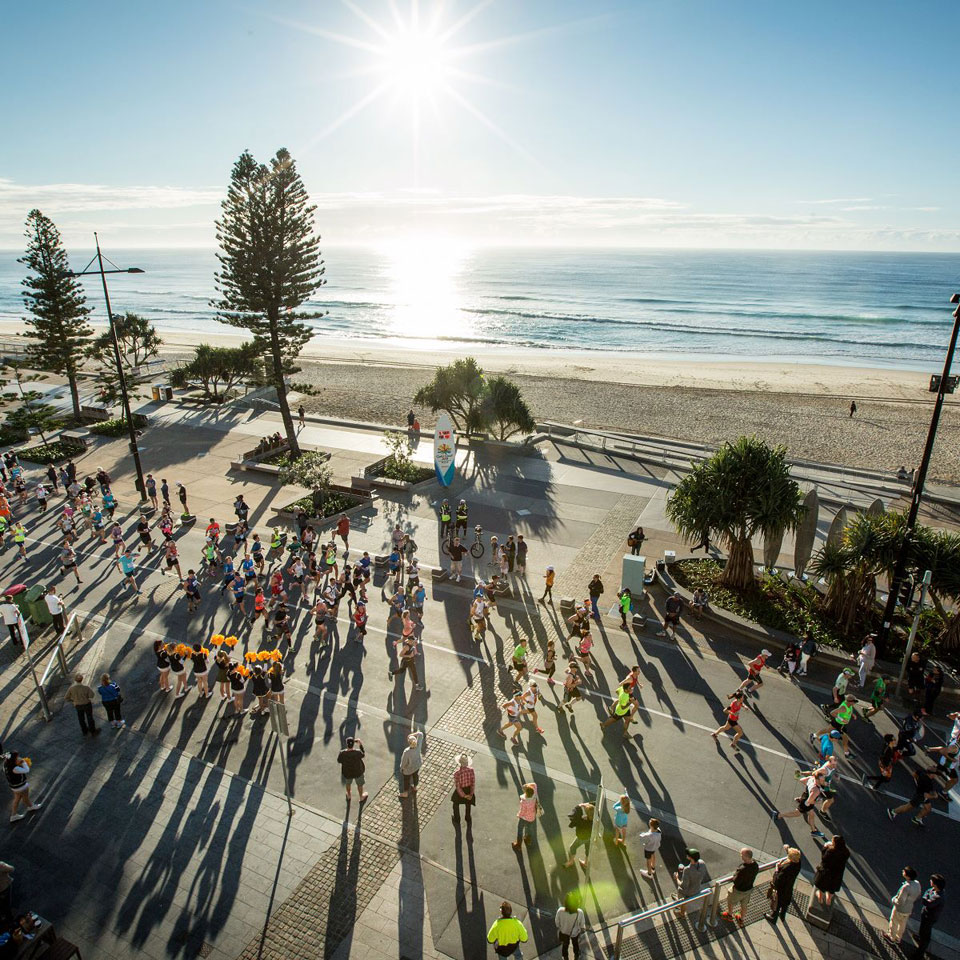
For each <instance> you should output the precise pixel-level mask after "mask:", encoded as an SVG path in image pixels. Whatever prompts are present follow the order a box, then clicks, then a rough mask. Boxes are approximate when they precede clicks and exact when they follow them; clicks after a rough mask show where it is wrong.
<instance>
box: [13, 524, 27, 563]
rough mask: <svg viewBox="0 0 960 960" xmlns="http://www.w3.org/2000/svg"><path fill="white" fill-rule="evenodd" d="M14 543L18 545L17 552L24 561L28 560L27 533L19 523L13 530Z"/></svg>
mask: <svg viewBox="0 0 960 960" xmlns="http://www.w3.org/2000/svg"><path fill="white" fill-rule="evenodd" d="M13 542H14V543H15V544H16V545H17V551H18V552H19V554H20V556H21V557H23V559H24V560H26V559H27V531H26V530H25V529H24V527H23V524H22V523H20V522H19V521H18V522H17V523H16V524H15V525H14V528H13Z"/></svg>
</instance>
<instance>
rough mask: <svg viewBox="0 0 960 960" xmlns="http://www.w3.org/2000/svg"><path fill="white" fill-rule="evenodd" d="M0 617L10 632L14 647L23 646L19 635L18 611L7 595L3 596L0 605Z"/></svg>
mask: <svg viewBox="0 0 960 960" xmlns="http://www.w3.org/2000/svg"><path fill="white" fill-rule="evenodd" d="M0 616H2V617H3V622H4V623H5V624H6V625H7V629H8V630H9V631H10V639H11V640H12V641H13V645H14V646H15V647H22V646H23V637H22V636H21V635H20V610H19V609H18V608H17V605H16V604H15V603H14V602H13V598H12V597H11V596H10V595H9V594H4V597H3V603H0Z"/></svg>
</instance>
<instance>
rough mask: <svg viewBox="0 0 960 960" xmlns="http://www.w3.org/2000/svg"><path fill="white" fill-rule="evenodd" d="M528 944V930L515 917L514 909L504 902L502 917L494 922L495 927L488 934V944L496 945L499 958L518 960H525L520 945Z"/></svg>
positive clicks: (501, 910)
mask: <svg viewBox="0 0 960 960" xmlns="http://www.w3.org/2000/svg"><path fill="white" fill-rule="evenodd" d="M526 942H527V931H526V928H525V927H524V925H523V924H522V923H521V922H520V921H519V920H517V919H516V917H514V916H513V907H511V906H510V904H509V903H507V901H506V900H504V901H503V903H501V904H500V917H499V919H497V920H494V922H493V926H492V927H491V928H490V932H489V933H488V934H487V943H493V944H495V945H496V946H495V949H496V951H497V955H498V956H501V957H517V958H518V960H523V953H522V952H521V951H520V944H521V943H526Z"/></svg>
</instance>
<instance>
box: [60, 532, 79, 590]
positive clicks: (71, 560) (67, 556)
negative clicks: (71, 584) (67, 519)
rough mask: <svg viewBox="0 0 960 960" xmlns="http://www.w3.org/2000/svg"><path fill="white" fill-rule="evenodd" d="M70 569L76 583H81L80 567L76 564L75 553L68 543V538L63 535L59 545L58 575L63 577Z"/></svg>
mask: <svg viewBox="0 0 960 960" xmlns="http://www.w3.org/2000/svg"><path fill="white" fill-rule="evenodd" d="M71 571H72V572H73V575H74V576H75V577H76V578H77V583H83V581H82V580H81V579H80V567H79V565H78V564H77V553H76V551H75V550H74V549H73V547H72V546H71V545H70V540H69V538H67V537H64V539H63V545H62V546H61V547H60V576H61V577H65V576H66V575H67V574H68V573H70V572H71Z"/></svg>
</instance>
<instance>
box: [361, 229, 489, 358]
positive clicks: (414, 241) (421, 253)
mask: <svg viewBox="0 0 960 960" xmlns="http://www.w3.org/2000/svg"><path fill="white" fill-rule="evenodd" d="M378 250H379V252H380V253H381V254H382V255H383V258H384V261H383V276H384V279H385V281H386V284H387V299H388V300H389V301H390V303H391V305H392V310H391V317H390V333H391V334H392V335H393V336H397V337H401V338H402V337H416V338H418V339H432V338H436V339H444V340H446V339H450V338H453V337H463V336H469V335H471V333H472V327H473V325H472V324H471V322H470V320H469V318H468V316H467V315H466V314H465V313H464V311H463V309H462V304H463V291H462V290H461V288H460V279H461V275H462V273H463V270H464V266H465V264H466V262H467V260H468V259H469V257H470V248H469V247H468V246H466V245H464V244H463V243H462V242H460V241H458V240H454V239H451V238H448V237H441V236H428V235H421V236H410V237H405V238H403V239H402V240H397V241H394V242H391V243H389V244H384V245H383V246H381V247H379V248H378Z"/></svg>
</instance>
